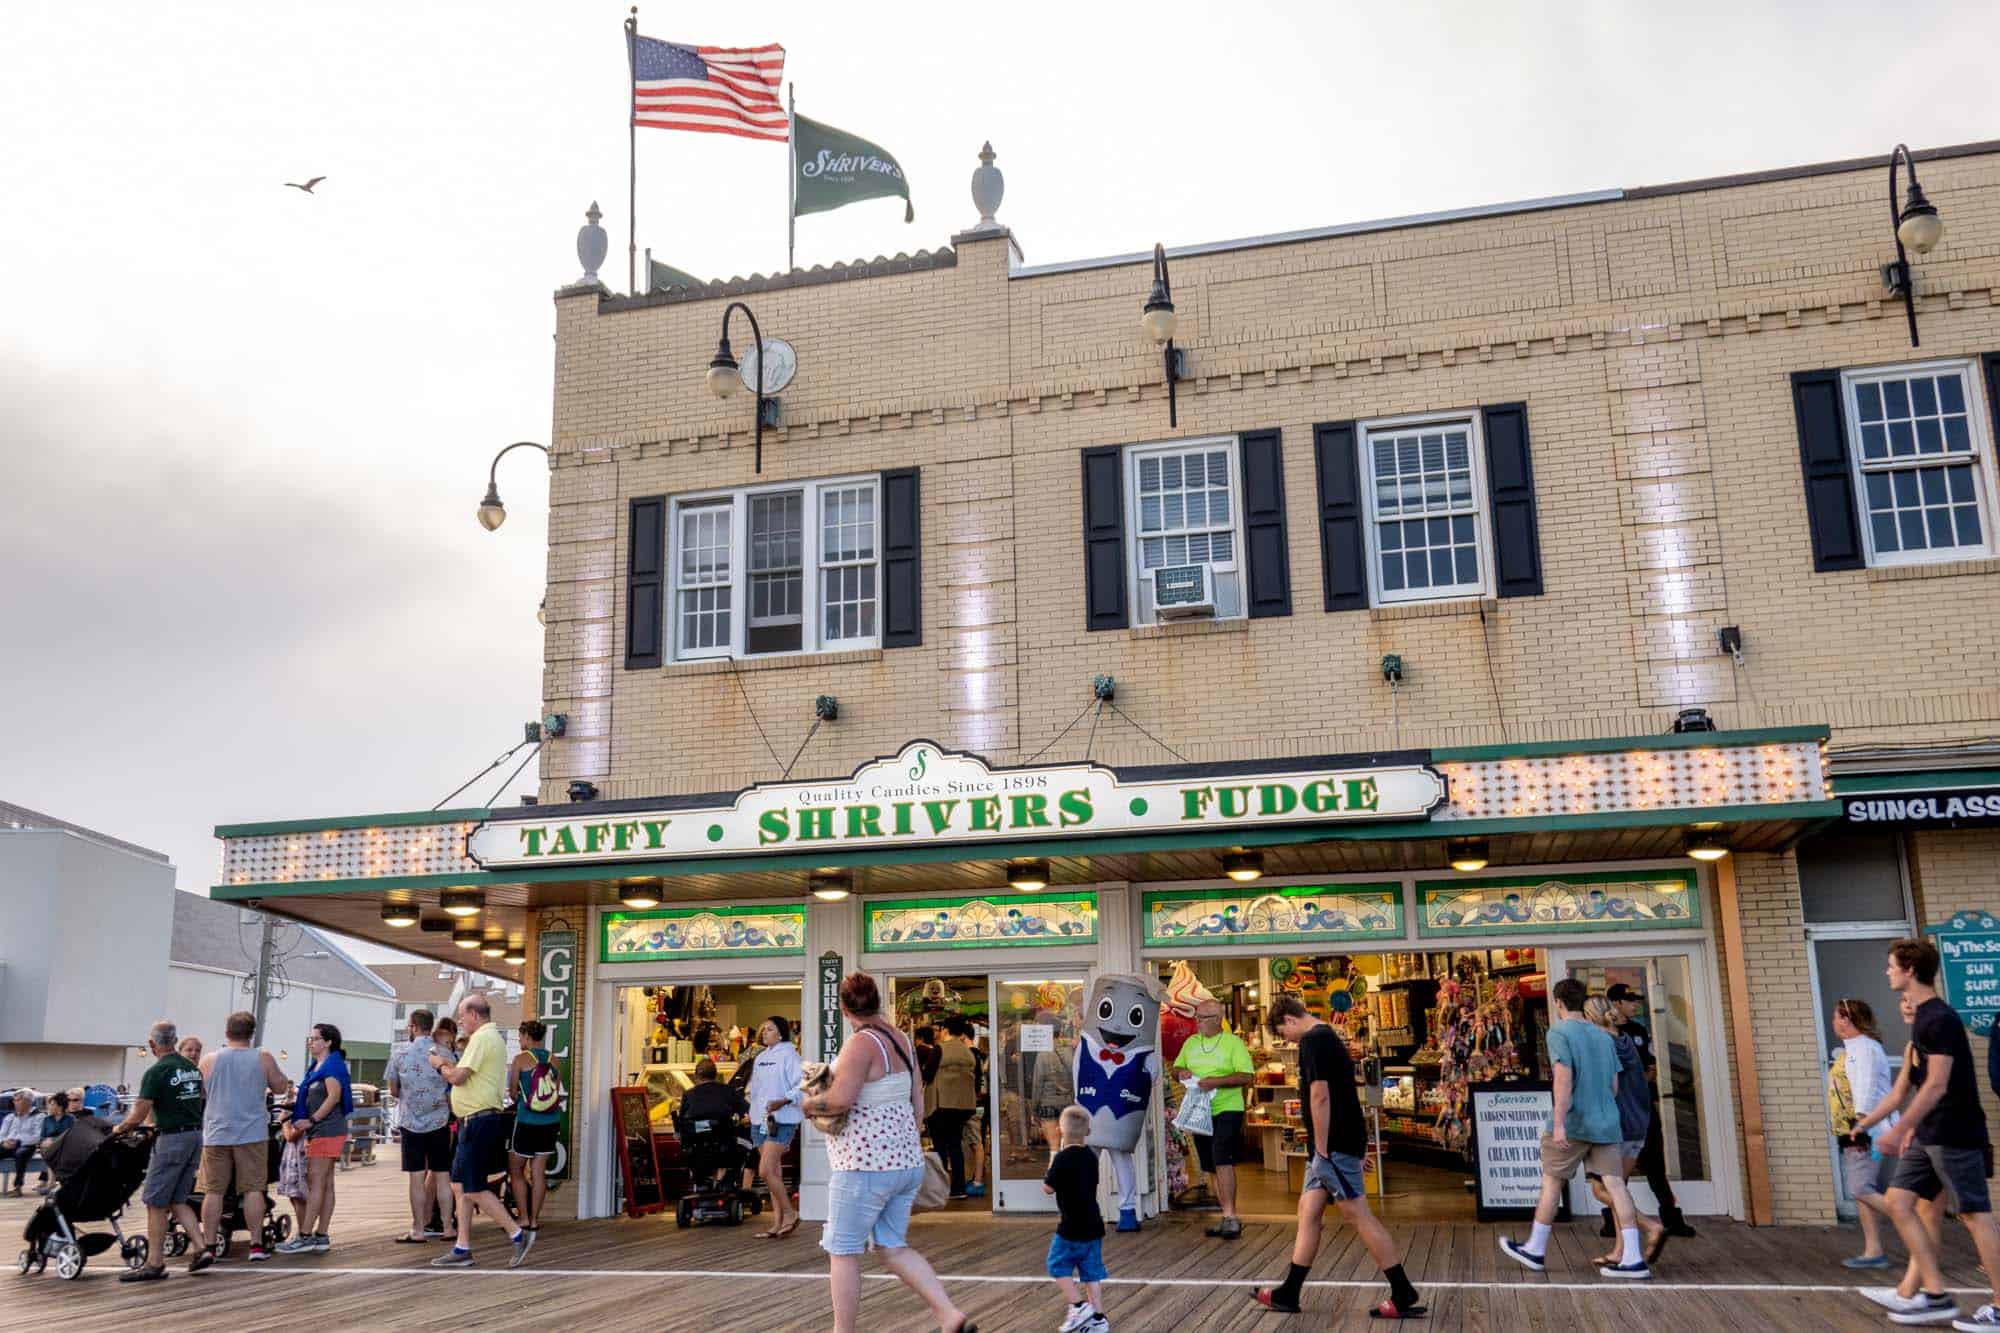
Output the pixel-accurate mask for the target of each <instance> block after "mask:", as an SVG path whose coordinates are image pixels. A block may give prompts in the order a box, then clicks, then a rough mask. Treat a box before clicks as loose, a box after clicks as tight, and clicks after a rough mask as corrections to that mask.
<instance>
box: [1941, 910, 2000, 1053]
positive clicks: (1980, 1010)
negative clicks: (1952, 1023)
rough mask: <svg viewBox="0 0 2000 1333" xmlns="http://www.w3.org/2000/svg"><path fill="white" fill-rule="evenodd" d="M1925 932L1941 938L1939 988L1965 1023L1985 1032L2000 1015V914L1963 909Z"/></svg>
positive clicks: (1971, 1027) (1974, 1030) (1969, 1027)
mask: <svg viewBox="0 0 2000 1333" xmlns="http://www.w3.org/2000/svg"><path fill="white" fill-rule="evenodd" d="M1924 933H1925V934H1926V935H1929V936H1930V937H1931V938H1932V939H1933V940H1935V941H1937V947H1938V960H1939V969H1938V971H1939V974H1940V976H1939V980H1940V982H1941V983H1942V984H1941V985H1940V987H1939V989H1940V990H1942V991H1943V992H1944V998H1945V1002H1946V1003H1947V1004H1949V1005H1950V1006H1951V1007H1952V1008H1954V1009H1956V1010H1958V1016H1959V1017H1960V1018H1962V1019H1964V1020H1965V1026H1966V1027H1967V1028H1968V1029H1969V1030H1971V1031H1973V1032H1984V1031H1986V1030H1987V1028H1988V1027H1989V1026H1991V1024H1992V1023H1993V1021H1994V1019H1996V1018H2000V916H1995V915H1994V914H1993V913H1991V912H1959V913H1957V914H1956V915H1954V916H1953V917H1952V919H1951V920H1949V921H1947V922H1945V923H1944V924H1943V925H1941V926H1926V927H1925V928H1924Z"/></svg>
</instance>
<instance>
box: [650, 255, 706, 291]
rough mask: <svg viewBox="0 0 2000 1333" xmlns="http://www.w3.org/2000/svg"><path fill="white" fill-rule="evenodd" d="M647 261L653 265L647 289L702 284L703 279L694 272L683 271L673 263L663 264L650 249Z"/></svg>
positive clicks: (663, 289)
mask: <svg viewBox="0 0 2000 1333" xmlns="http://www.w3.org/2000/svg"><path fill="white" fill-rule="evenodd" d="M646 262H647V264H649V265H651V280H650V282H649V283H648V285H647V288H646V290H647V291H651V292H663V291H665V290H667V289H668V288H669V287H699V286H701V285H702V284H701V279H700V278H697V277H695V276H694V275H693V274H692V273H683V272H682V271H681V270H679V269H677V268H675V267H674V266H673V265H672V264H662V263H661V262H660V261H659V260H657V259H655V258H653V252H652V251H650V250H648V251H647V252H646Z"/></svg>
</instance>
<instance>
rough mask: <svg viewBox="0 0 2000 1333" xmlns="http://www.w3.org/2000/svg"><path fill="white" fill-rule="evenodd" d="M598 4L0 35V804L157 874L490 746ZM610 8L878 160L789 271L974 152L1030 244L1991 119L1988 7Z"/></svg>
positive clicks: (686, 186)
mask: <svg viewBox="0 0 2000 1333" xmlns="http://www.w3.org/2000/svg"><path fill="white" fill-rule="evenodd" d="M624 13H625V6H624V5H623V4H617V3H606V2H605V0H564V3H561V4H548V3H499V2H498V0H485V2H483V3H480V4H476V5H474V4H464V5H452V4H444V3H435V2H427V3H423V4H414V5H413V4H407V3H399V4H371V3H364V2H363V0H342V3H338V4H335V3H324V4H319V5H304V4H285V3H271V4H264V5H257V6H250V5H244V4H227V5H222V4H197V3H190V2H188V0H178V2H177V3H175V4H172V5H159V4H120V3H111V2H108V0H100V2H99V3H96V4H93V5H90V6H84V5H79V4H74V3H68V2H66V0H65V2H64V3H35V0H27V2H25V3H24V2H23V0H12V3H9V4H8V5H7V6H6V7H5V9H4V12H0V51H4V52H5V53H6V54H5V57H4V58H0V70H4V72H5V73H4V77H0V127H4V129H0V197H4V200H5V205H4V207H0V456H4V459H5V461H6V463H7V465H8V466H7V468H6V472H5V476H4V481H0V679H3V680H4V681H5V684H6V686H7V699H6V706H7V714H8V725H7V727H6V732H5V734H6V740H5V742H4V745H0V756H4V758H0V797H3V798H5V799H7V800H12V801H16V802H19V803H20V804H23V805H27V806H30V807H32V808H36V809H40V810H44V811H46V812H48V813H50V814H54V815H57V816H60V817H62V818H65V819H70V820H75V821H78V822H80V823H84V824H88V825H91V826H93V827H96V828H99V829H102V830H104V831H106V832H108V833H111V834H114V835H116V836H119V837H123V838H128V839H131V840H134V841H137V842H141V843H144V844H147V845H149V846H153V847H158V848H160V849H162V850H165V851H167V852H168V853H170V854H171V855H172V857H173V859H174V861H175V863H176V864H177V865H178V866H179V868H180V884H181V887H183V888H187V889H193V890H197V891H199V890H202V889H204V888H205V887H206V886H207V885H208V884H209V883H210V882H211V880H212V878H213V873H214V869H215V862H216V850H215V844H214V842H213V841H212V839H211V838H210V836H209V830H210V828H211V827H212V826H213V825H214V824H216V823H217V822H228V821H238V820H254V819H270V818H302V817H310V816H318V815H337V814H349V813H364V812H375V811H384V810H407V809H413V808H414V809H421V808H424V807H427V806H429V805H431V804H432V803H433V802H434V801H436V800H437V799H438V798H440V797H442V796H444V795H445V794H446V793H447V792H449V791H450V790H451V789H452V788H453V787H455V786H457V785H458V784H459V783H460V782H461V781H463V780H464V779H465V778H467V777H469V776H471V775H472V774H473V773H475V772H477V771H478V770H479V769H480V768H481V767H482V766H484V765H485V764H486V763H487V762H489V761H490V760H491V759H492V758H493V757H494V756H496V755H497V754H499V753H500V752H501V751H502V750H504V749H506V748H507V747H508V746H510V745H512V744H513V743H514V742H515V741H516V740H518V739H519V737H520V725H521V723H522V722H524V721H526V720H528V719H530V718H532V717H535V716H536V715H537V714H538V710H539V705H540V700H539V698H538V697H537V692H538V689H539V679H540V676H539V654H540V646H541V644H540V637H539V632H538V628H537V626H536V624H535V619H534V612H535V604H536V602H537V601H538V600H539V599H540V597H541V594H542V582H543V577H544V568H545V566H544V541H545V538H546V523H545V512H546V498H547V480H546V476H545V474H544V473H543V471H542V470H541V468H540V456H539V455H536V454H533V453H531V452H529V451H525V450H523V451H517V452H516V453H514V454H513V455H511V456H509V458H508V460H507V462H506V464H505V465H504V468H503V473H502V475H501V478H500V484H501V491H502V493H503V494H504V495H505V496H506V497H507V500H508V503H509V511H510V514H511V517H510V519H509V521H508V523H507V525H506V526H505V527H504V528H502V529H501V530H500V531H499V532H498V533H496V534H491V535H489V534H487V533H485V532H484V531H482V530H481V529H480V528H479V527H478V526H477V525H476V523H475V522H474V520H473V517H472V511H473V509H474V507H475V506H476V505H477V503H478V501H479V496H480V493H481V490H482V489H483V487H484V484H485V476H484V473H485V469H486V466H487V463H488V461H489V460H490V458H491V457H492V455H493V452H494V451H495V450H496V449H497V448H498V447H499V446H500V445H502V444H504V443H506V442H508V441H510V440H516V439H534V440H545V439H546V438H547V435H548V425H549V411H550V408H549V401H550V385H549V373H550V360H551V345H550V342H549V338H550V331H551V327H552V313H553V312H552V310H551V306H550V293H551V292H552V291H553V289H554V288H556V287H557V286H559V285H561V284H563V283H565V282H568V281H570V280H573V279H574V278H575V277H576V276H577V273H578V267H577V263H576V258H575V250H574V237H575V229H576V227H577V226H578V225H579V224H580V222H581V221H582V217H581V215H582V212H583V210H584V208H585V206H586V205H588V204H589V203H590V202H591V201H592V200H593V199H595V200H597V201H599V202H600V203H601V205H602V206H603V208H604V212H605V215H606V216H605V226H606V227H607V228H608V229H609V230H610V231H611V248H612V258H611V260H610V261H609V262H608V264H607V271H606V274H605V276H606V279H607V281H609V282H611V283H612V285H614V286H622V285H623V277H624V249H625V242H626V226H625V211H626V200H625V179H626V130H625V105H626V100H625V99H626V95H627V83H626V66H625V50H624V42H623V35H622V32H621V30H620V23H621V20H622V19H623V17H624ZM753 15H754V16H753ZM640 28H641V31H643V32H644V33H646V34H647V35H649V36H653V37H660V38H665V39H669V40H673V41H681V42H692V43H707V44H718V45H755V44H760V43H763V42H768V41H777V42H781V43H783V44H784V45H785V46H786V47H787V48H788V51H789V59H788V65H787V74H788V75H789V76H790V77H791V78H792V79H793V80H794V81H795V83H796V86H797V89H798V99H799V109H800V110H801V111H803V112H805V113H806V114H808V115H811V116H813V117H814V118H815V119H819V120H823V121H826V122H829V123H831V124H833V125H836V126H838V127H840V128H842V129H846V130H849V131H852V132H854V133H857V134H860V135H863V136H866V137H868V138H870V139H873V140H875V141H877V142H878V143H880V144H881V145H882V146H883V147H884V148H886V149H888V150H889V151H891V152H892V153H894V154H895V155H896V156H897V157H898V158H899V159H900V161H901V162H902V164H903V167H904V169H905V171H906V173H907V174H908V176H909V178H910V180H911V182H912V189H913V193H914V196H915V206H916V214H917V216H916V221H915V223H914V224H913V225H909V226H905V225H904V224H903V223H902V221H901V217H902V204H901V202H900V201H897V200H877V201H873V202H870V203H865V204H860V205H855V206H853V207H850V208H848V209H846V210H844V211H841V212H837V213H831V214H820V215H815V216H812V217H808V218H806V219H804V220H802V221H801V223H800V224H799V262H800V263H801V264H802V265H810V264H814V263H831V262H833V261H835V260H839V259H852V258H860V257H871V256H874V255H876V254H893V253H894V252H896V251H898V250H915V249H917V248H919V247H935V246H937V245H940V244H944V243H946V242H947V241H948V239H949V237H950V235H951V233H952V232H954V231H956V230H961V229H963V228H965V227H967V226H968V225H970V224H971V223H972V222H973V221H974V220H975V217H976V214H975V210H974V209H973V208H972V206H971V203H970V201H969V196H968V193H967V180H968V177H969V175H970V173H971V171H972V169H973V168H974V167H975V166H976V165H977V162H976V160H975V155H976V154H977V152H978V149H979V145H980V142H981V141H982V140H985V139H991V140H992V141H993V145H994V148H995V149H996V151H997V152H998V154H999V162H998V165H999V166H1000V167H1001V169H1002V170H1003V171H1004V172H1005V173H1006V179H1007V196H1006V202H1005V203H1004V204H1003V205H1002V207H1001V210H1000V218H1001V220H1002V221H1003V222H1007V223H1009V224H1010V225H1011V226H1012V227H1013V228H1014V229H1015V232H1016V235H1017V237H1018V238H1019V240H1020V242H1021V244H1022V246H1023V247H1024V248H1025V250H1026V252H1027V257H1028V260H1029V262H1030V263H1045V262H1050V261H1054V260H1061V259H1075V258H1083V257H1087V256H1092V255H1101V254H1110V253H1125V252H1131V251H1136V250H1142V249H1144V248H1146V247H1148V246H1150V245H1151V243H1152V242H1153V241H1155V240H1163V241H1165V242H1167V243H1168V244H1170V245H1172V244H1180V243H1187V242H1194V241H1202V240H1215V239H1223V238H1228V237H1235V236H1245V235H1255V234H1259V233H1264V232H1273V231H1282V230H1287V229H1292V228H1299V227H1309V226H1314V225H1321V224H1328V223H1336V222H1347V221H1355V220H1360V219H1366V218H1377V217H1384V216H1391V215H1397V214H1405V213H1414V212H1422V211H1426V210H1432V209H1442V208H1453V207H1460V206H1466V205H1473V204H1483V203H1492V202H1496V201H1502V200H1511V199H1525V198H1533V197H1539V196H1545V195H1553V194H1565V193H1570V192H1574V191H1582V190H1592V189H1600V188H1604V187H1609V186H1619V185H1640V184H1652V183H1660V182H1665V181H1672V180H1679V179H1687V178H1691V177H1698V176H1707V175H1715V174H1721V173H1725V172H1733V171H1743V170H1751V169H1757V168H1765V167H1775V166H1784V165H1790V164H1796V163H1803V162H1813V161H1822V160H1827V159H1832V158H1844V157H1854V156H1861V155H1869V154H1880V153H1886V152H1887V150H1888V149H1889V148H1890V147H1891V146H1893V145H1894V143H1895V142H1896V141H1897V140H1899V139H1901V140H1906V141H1907V142H1909V143H1910V144H1912V145H1914V146H1917V147H1919V148H1921V147H1924V146H1934V145H1942V144H1949V143H1959V142H1964V141H1968V140H1975V139H1984V138H1994V137H2000V116H1996V115H1995V102H1994V98H1993V82H1992V75H1991V69H1990V63H1989V62H1990V60H1991V56H1992V52H1993V51H1994V50H1995V49H1996V46H2000V6H1996V5H1994V4H1993V3H1992V2H1991V0H1970V2H1968V3H1957V4H1949V3H1935V4H1924V3H1915V4H1910V3H1902V4H1895V5H1890V4H1883V3H1866V4H1863V3H1832V4H1816V5H1804V4H1756V3H1751V4H1743V3H1740V2H1739V3H1731V4H1712V5H1674V6H1665V5H1658V4H1645V5H1638V4H1632V5H1621V4H1611V3H1606V4H1577V3H1574V2H1573V0H1572V2H1570V3H1551V4H1524V5H1512V4H1505V3H1498V4H1496V3H1486V2H1483V0H1482V2H1481V3H1465V4H1444V5H1438V4H1422V3H1404V4H1398V5H1374V4H1371V5H1359V4H1350V3H1334V4H1314V5H1305V4H1292V5H1283V4H1254V3H1241V2H1239V3H1233V4H1228V5H1215V4H1185V5H1182V4H1175V3H1171V2H1163V3H1154V4H1148V5H1143V6H1140V5H1079V4H1075V3H1073V2H1071V3H1064V4H1034V3H1016V4H1010V5H1005V6H993V5H976V4H960V5H937V4H922V5H918V4H890V3H877V4H871V5H867V6H852V5H848V6H838V5H834V6H829V5H825V4H810V5H809V4H795V3H787V2H785V0H773V2H772V3H767V4H763V5H760V6H754V7H744V6H739V7H734V8H727V9H708V10H702V9H695V10H690V9H687V8H686V7H668V6H665V5H660V6H656V7H647V6H642V7H641V13H640ZM313 175H324V176H326V177H327V180H326V182H325V183H324V184H323V185H321V186H320V187H319V189H318V192H317V193H316V195H314V196H312V197H308V196H306V195H303V194H301V193H299V192H298V191H296V190H288V189H285V188H284V185H283V183H284V182H285V181H287V180H294V181H296V180H303V179H305V178H306V177H308V176H313ZM639 179H640V188H639V198H638V216H639V226H638V235H639V244H640V245H641V246H642V247H644V246H649V245H650V246H651V247H653V249H654V252H655V254H656V255H657V256H658V257H660V258H662V259H666V260H669V261H671V262H672V263H674V264H676V265H677V266H679V267H681V268H684V269H687V270H689V271H690V272H693V273H695V274H696V275H698V276H701V277H705V278H710V277H726V276H729V275H732V274H738V273H749V272H753V271H770V270H774V269H777V268H780V267H782V265H783V260H784V233H785V216H784V214H785V203H784V200H785V193H784V185H785V149H784V148H783V147H782V146H780V145H775V144H764V143H755V142H750V141H745V140H740V139H734V138H728V137H724V136H720V135H694V134H680V133H668V132H663V131H659V130H642V131H640V139H639ZM1885 207H1886V204H1885ZM1885 239H1886V238H1885ZM1133 299H1134V303H1135V306H1134V309H1135V319H1136V308H1137V303H1138V301H1139V299H1140V297H1139V294H1138V293H1137V291H1136V289H1135V295H1134V298H1133ZM686 371H687V373H688V374H690V375H692V374H697V373H699V371H700V368H699V367H695V366H690V367H687V368H686ZM499 776H500V775H499V774H495V775H493V776H490V777H488V778H487V779H486V780H485V781H484V782H483V783H482V784H481V785H480V786H478V787H476V788H474V789H473V790H472V791H470V792H468V793H467V796H466V797H465V798H461V799H462V800H463V801H464V802H465V803H470V802H471V801H473V800H475V799H477V800H484V799H486V798H487V797H488V796H489V795H490V794H492V792H493V789H494V788H495V787H496V786H497V785H498V782H499ZM531 778H532V770H531V771H530V773H529V774H525V775H523V777H522V778H521V780H520V781H519V782H517V783H516V784H514V787H513V788H511V789H510V794H511V792H514V791H525V790H530V789H531Z"/></svg>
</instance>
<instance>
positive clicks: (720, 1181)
mask: <svg viewBox="0 0 2000 1333" xmlns="http://www.w3.org/2000/svg"><path fill="white" fill-rule="evenodd" d="M674 1128H675V1130H677V1131H678V1132H679V1134H680V1140H681V1164H682V1165H683V1166H685V1167H686V1168H687V1170H688V1174H689V1175H691V1176H692V1177H693V1178H694V1185H693V1188H691V1189H689V1190H688V1192H687V1193H686V1194H683V1195H682V1196H681V1200H680V1202H679V1203H678V1204H676V1205H675V1206H674V1222H675V1223H676V1224H677V1225H679V1226H684V1227H688V1226H693V1225H694V1224H695V1223H697V1222H727V1223H729V1225H730V1226H739V1225H741V1224H742V1222H743V1213H744V1200H745V1199H746V1198H747V1199H748V1200H749V1211H750V1212H752V1213H761V1212H763V1211H764V1200H763V1197H762V1196H761V1195H759V1194H757V1193H756V1192H755V1191H746V1190H744V1189H743V1187H742V1181H743V1168H744V1165H745V1164H746V1163H747V1162H749V1160H750V1136H749V1135H748V1134H747V1133H745V1132H744V1128H743V1125H742V1122H741V1121H739V1120H737V1119H736V1118H735V1117H733V1116H732V1117H728V1118H717V1119H712V1120H711V1119H701V1120H694V1119H689V1118H687V1117H684V1116H676V1117H675V1118H674Z"/></svg>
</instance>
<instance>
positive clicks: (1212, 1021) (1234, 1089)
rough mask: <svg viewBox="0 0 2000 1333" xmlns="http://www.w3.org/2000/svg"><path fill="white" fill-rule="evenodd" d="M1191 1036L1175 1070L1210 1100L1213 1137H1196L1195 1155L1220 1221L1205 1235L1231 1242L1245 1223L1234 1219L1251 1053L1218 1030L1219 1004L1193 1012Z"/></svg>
mask: <svg viewBox="0 0 2000 1333" xmlns="http://www.w3.org/2000/svg"><path fill="white" fill-rule="evenodd" d="M1194 1022H1195V1033H1194V1035H1193V1036H1192V1037H1189V1038H1188V1039H1187V1041H1186V1042H1185V1043H1184V1044H1183V1045H1182V1046H1181V1053H1180V1055H1179V1056H1178V1057H1176V1058H1175V1060H1174V1069H1175V1071H1176V1073H1177V1074H1178V1075H1179V1077H1180V1078H1181V1081H1182V1082H1184V1083H1187V1084H1189V1085H1191V1087H1193V1088H1200V1089H1204V1090H1206V1091H1208V1092H1210V1093H1212V1094H1213V1095H1214V1098H1215V1100H1214V1101H1213V1102H1212V1103H1211V1104H1210V1106H1209V1112H1210V1114H1211V1115H1212V1116H1213V1117H1214V1119H1215V1132H1214V1133H1213V1134H1197V1135H1195V1136H1194V1150H1195V1155H1196V1156H1198V1157H1200V1158H1201V1169H1202V1170H1203V1171H1206V1172H1207V1173H1208V1175H1209V1177H1210V1178H1211V1179H1213V1180H1214V1181H1215V1197H1216V1198H1218V1199H1220V1200H1221V1201H1222V1221H1220V1222H1218V1223H1217V1224H1216V1225H1214V1226H1212V1227H1210V1228H1209V1229H1208V1233H1207V1234H1209V1235H1211V1236H1219V1237H1221V1238H1222V1239H1224V1240H1235V1239H1236V1238H1237V1237H1238V1236H1241V1235H1242V1234H1243V1221H1242V1219H1241V1218H1239V1217H1237V1216H1236V1158H1237V1155H1238V1154H1239V1153H1240V1152H1241V1151H1242V1148H1241V1144H1242V1141H1243V1089H1245V1088H1247V1087H1249V1086H1250V1085H1251V1084H1252V1083H1253V1082H1255V1081H1256V1072H1255V1069H1254V1067H1253V1066H1252V1065H1251V1063H1250V1048H1249V1047H1248V1046H1245V1045H1244V1044H1243V1038H1241V1037H1239V1036H1237V1035H1236V1034H1235V1033H1233V1032H1224V1031H1223V1030H1222V1003H1221V1001H1219V1000H1215V999H1207V1000H1202V1001H1200V1002H1199V1003H1197V1004H1196V1005H1195V1007H1194Z"/></svg>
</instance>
